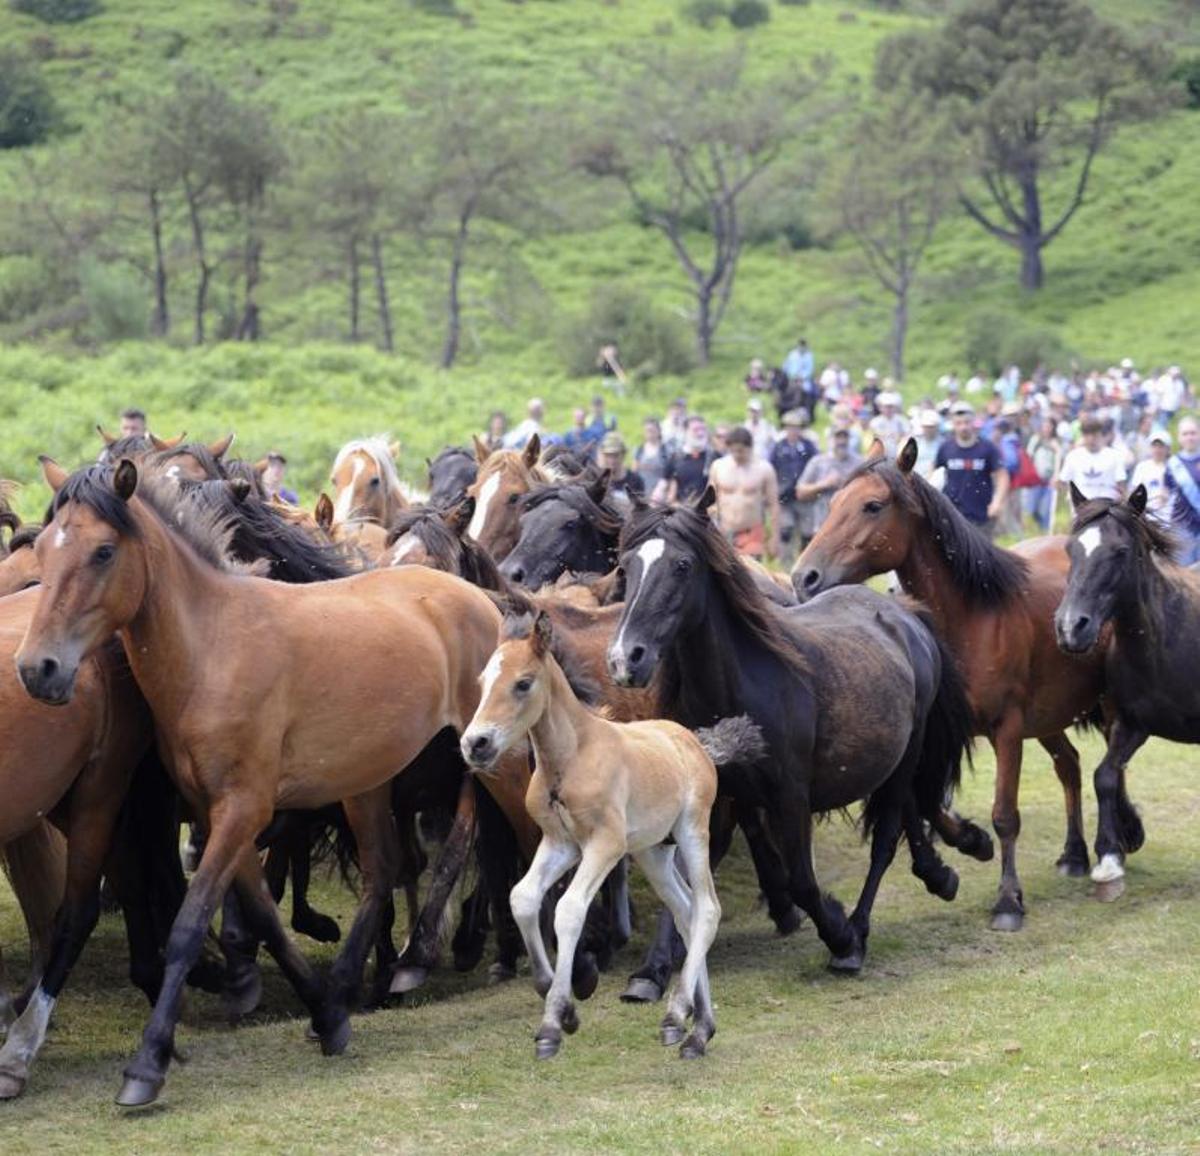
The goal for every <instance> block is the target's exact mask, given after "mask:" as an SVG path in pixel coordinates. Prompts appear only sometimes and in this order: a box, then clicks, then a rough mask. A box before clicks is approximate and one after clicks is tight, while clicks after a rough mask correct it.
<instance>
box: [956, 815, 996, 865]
mask: <svg viewBox="0 0 1200 1156" xmlns="http://www.w3.org/2000/svg"><path fill="white" fill-rule="evenodd" d="M966 827H967V831H966V833H965V834H964V836H963V837H962V839H960V840H959V844H958V850H959V853H960V854H962V855H966V856H967V857H968V858H969V859H975V860H977V861H978V862H980V863H990V862H991V860H992V859H993V858H994V856H995V854H996V845H995V843H993V842H992V837H991V835H989V834H988V833H987V832H986V831H985V830H984V829H983V828H982V827H979V826H977V825H976V824H974V823H970V822H968V823H967V824H966Z"/></svg>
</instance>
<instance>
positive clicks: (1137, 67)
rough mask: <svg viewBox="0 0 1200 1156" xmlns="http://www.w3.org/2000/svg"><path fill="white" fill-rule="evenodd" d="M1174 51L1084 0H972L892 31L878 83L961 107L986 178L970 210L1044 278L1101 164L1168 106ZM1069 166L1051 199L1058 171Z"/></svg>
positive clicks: (965, 141) (974, 161)
mask: <svg viewBox="0 0 1200 1156" xmlns="http://www.w3.org/2000/svg"><path fill="white" fill-rule="evenodd" d="M1166 66H1167V56H1166V54H1165V52H1163V51H1162V50H1160V49H1158V48H1155V47H1153V46H1150V45H1146V44H1142V43H1140V42H1138V41H1135V40H1133V39H1132V38H1131V37H1130V36H1128V35H1127V34H1126V33H1125V32H1124V31H1122V30H1121V29H1119V28H1117V27H1116V26H1115V25H1113V24H1110V23H1108V22H1106V21H1104V20H1101V19H1100V18H1099V17H1098V16H1097V15H1096V14H1095V13H1094V12H1093V11H1092V10H1091V9H1090V8H1089V7H1088V6H1087V4H1086V3H1084V2H1083V0H970V2H969V3H968V4H967V5H966V7H964V8H962V9H961V10H959V11H958V12H957V13H956V14H955V15H953V16H952V17H950V18H949V19H948V20H947V21H946V23H945V24H944V25H942V27H941V28H940V29H938V30H937V31H934V32H931V33H909V34H905V35H902V36H900V37H898V38H895V39H893V40H891V41H888V42H886V43H885V44H884V46H883V47H882V49H881V51H880V54H879V56H878V58H877V63H876V76H877V82H878V83H880V84H881V85H882V86H884V87H888V86H891V85H894V84H897V83H901V82H903V83H904V84H905V86H906V87H908V88H909V89H910V90H915V91H917V92H922V93H928V94H929V95H930V96H931V97H932V98H933V99H934V101H935V102H936V104H937V106H938V107H939V108H940V109H942V110H944V111H945V112H946V113H947V114H948V115H949V116H950V118H951V121H952V123H953V124H954V126H955V129H956V131H957V134H958V136H959V139H960V142H961V144H962V146H963V147H964V148H965V150H966V153H967V155H968V157H969V159H970V161H971V165H972V167H973V169H974V171H975V176H976V177H977V182H978V183H977V185H975V186H974V187H964V188H963V189H962V190H961V191H960V201H961V204H962V207H963V208H964V209H965V211H966V212H967V214H968V216H970V218H971V219H972V220H973V221H975V222H976V223H977V224H979V225H980V226H981V227H982V228H984V229H986V230H987V231H988V232H989V233H990V234H991V235H992V236H993V237H996V238H997V239H999V240H1001V241H1003V242H1004V243H1005V244H1008V245H1011V246H1013V247H1014V248H1016V249H1017V250H1018V251H1019V252H1020V254H1021V284H1022V286H1023V287H1024V288H1026V289H1031V290H1032V289H1038V288H1040V287H1041V285H1042V281H1043V277H1044V274H1043V268H1042V250H1043V249H1045V248H1046V246H1047V245H1049V244H1050V243H1051V242H1052V241H1053V240H1054V239H1055V238H1056V237H1057V236H1058V235H1059V234H1060V233H1061V232H1062V231H1063V229H1064V228H1066V226H1067V224H1068V223H1069V222H1070V220H1071V218H1072V217H1074V215H1075V213H1076V212H1077V211H1078V210H1079V208H1080V206H1081V205H1082V204H1083V202H1084V197H1085V194H1086V193H1087V189H1088V182H1089V180H1090V178H1091V175H1092V163H1093V161H1094V160H1095V158H1096V155H1097V154H1098V153H1099V152H1100V150H1101V149H1102V148H1103V147H1104V146H1105V144H1106V143H1107V142H1108V141H1109V140H1110V139H1111V137H1112V134H1113V132H1114V131H1115V130H1116V129H1117V128H1118V127H1119V126H1120V125H1121V124H1124V123H1128V122H1129V121H1132V120H1135V119H1137V118H1140V117H1144V116H1146V115H1149V114H1150V113H1151V112H1152V111H1153V110H1155V109H1156V108H1158V107H1160V104H1161V93H1162V90H1161V88H1159V87H1158V85H1157V82H1158V81H1159V79H1160V78H1162V77H1163V76H1164V74H1165V70H1166ZM1060 173H1065V174H1069V179H1068V181H1067V182H1066V183H1067V185H1068V188H1069V191H1068V193H1067V195H1066V198H1065V201H1064V203H1062V204H1061V205H1059V206H1057V207H1056V208H1055V209H1054V210H1052V211H1051V210H1049V209H1048V206H1047V205H1046V203H1045V186H1046V183H1047V179H1048V178H1050V177H1053V176H1055V175H1057V174H1060Z"/></svg>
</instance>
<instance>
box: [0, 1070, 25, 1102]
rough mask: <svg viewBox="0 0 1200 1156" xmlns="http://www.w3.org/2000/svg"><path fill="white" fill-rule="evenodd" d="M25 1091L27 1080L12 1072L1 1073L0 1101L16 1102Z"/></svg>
mask: <svg viewBox="0 0 1200 1156" xmlns="http://www.w3.org/2000/svg"><path fill="white" fill-rule="evenodd" d="M23 1091H25V1078H24V1077H23V1076H14V1075H13V1074H12V1072H0V1100H15V1099H16V1098H17V1097H18V1096H19V1095H20V1094H21V1093H22V1092H23Z"/></svg>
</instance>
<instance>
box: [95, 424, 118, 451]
mask: <svg viewBox="0 0 1200 1156" xmlns="http://www.w3.org/2000/svg"><path fill="white" fill-rule="evenodd" d="M96 432H97V433H98V434H99V435H100V437H101V439H102V440H103V442H104V444H105V445H106V446H111V445H112V444H113V442H115V441H116V440H117V439H116V436H115V435H114V434H110V433H109V432H108V430H106V429H105V428H104V427H103V426H102V425H99V424H97V425H96Z"/></svg>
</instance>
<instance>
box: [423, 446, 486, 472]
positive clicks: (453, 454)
mask: <svg viewBox="0 0 1200 1156" xmlns="http://www.w3.org/2000/svg"><path fill="white" fill-rule="evenodd" d="M450 458H466V459H467V460H468V461H469V462H470V463H471V464H472V465H474V464H475V455H474V454H473V453H472V452H471V451H470V450H469V449H467V447H466V446H443V447H442V448H441V449H440V450H438V452H437V456H436V457H434V459H433V460H432V461H431V462H430V463H429V468H430V469H432V468H433V467H434V466H440V465H441V464H442V462H444V461H447V460H448V459H450Z"/></svg>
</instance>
